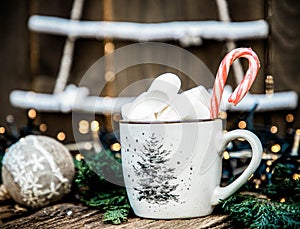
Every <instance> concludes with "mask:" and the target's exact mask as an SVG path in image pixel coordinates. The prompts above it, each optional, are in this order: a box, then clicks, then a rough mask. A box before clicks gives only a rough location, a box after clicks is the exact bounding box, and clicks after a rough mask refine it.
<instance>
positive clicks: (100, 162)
mask: <svg viewBox="0 0 300 229" xmlns="http://www.w3.org/2000/svg"><path fill="white" fill-rule="evenodd" d="M85 159H87V160H86V161H76V163H75V164H76V168H77V175H76V178H75V184H76V185H77V187H78V189H79V195H80V200H81V201H82V202H83V203H85V204H86V205H88V206H91V207H96V208H98V209H100V210H102V211H104V215H103V217H102V221H103V222H104V223H112V224H120V223H122V222H125V221H127V217H128V215H129V214H130V212H131V207H130V205H129V201H128V198H127V194H126V190H125V188H124V187H121V186H117V185H114V184H112V183H110V182H108V181H106V179H105V175H106V174H110V175H114V177H117V178H121V176H122V174H121V171H122V167H121V162H120V160H118V159H115V158H114V157H113V155H112V154H111V152H110V151H102V152H100V153H98V154H92V153H90V154H89V155H88V154H86V155H85ZM108 163H110V164H111V165H112V166H108Z"/></svg>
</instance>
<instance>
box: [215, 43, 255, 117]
mask: <svg viewBox="0 0 300 229" xmlns="http://www.w3.org/2000/svg"><path fill="white" fill-rule="evenodd" d="M240 57H244V58H247V59H248V62H249V67H248V70H247V72H246V74H245V76H244V78H243V80H242V81H241V82H240V84H239V85H238V87H237V88H236V89H235V90H234V92H233V93H232V94H231V95H230V97H229V99H228V102H230V103H233V104H234V105H237V104H238V103H239V102H240V101H241V100H242V99H243V97H244V96H245V95H246V93H247V92H248V91H249V89H250V87H251V85H252V83H253V81H254V80H255V78H256V75H257V73H258V70H259V67H260V63H259V59H258V57H257V55H256V54H255V52H253V51H252V49H251V48H238V49H234V50H232V51H231V52H229V53H228V54H227V55H226V56H225V57H224V59H223V60H222V62H221V64H220V66H219V69H218V72H217V76H216V80H215V83H214V87H213V91H212V96H211V98H210V118H212V119H214V118H217V117H218V113H219V107H220V102H221V98H222V94H223V90H224V86H225V83H226V80H227V77H228V72H229V68H230V65H231V64H232V63H233V62H234V61H235V60H236V59H237V58H240Z"/></svg>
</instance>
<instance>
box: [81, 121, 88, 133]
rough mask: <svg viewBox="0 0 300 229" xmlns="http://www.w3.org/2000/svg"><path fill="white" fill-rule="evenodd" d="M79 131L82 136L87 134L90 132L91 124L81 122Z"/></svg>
mask: <svg viewBox="0 0 300 229" xmlns="http://www.w3.org/2000/svg"><path fill="white" fill-rule="evenodd" d="M78 127H79V128H78V131H79V133H81V134H87V133H88V132H89V127H90V124H89V122H88V121H86V120H80V121H79V123H78Z"/></svg>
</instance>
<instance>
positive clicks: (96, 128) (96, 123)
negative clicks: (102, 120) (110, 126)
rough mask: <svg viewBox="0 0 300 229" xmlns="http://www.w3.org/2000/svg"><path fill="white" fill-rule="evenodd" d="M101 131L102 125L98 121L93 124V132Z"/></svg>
mask: <svg viewBox="0 0 300 229" xmlns="http://www.w3.org/2000/svg"><path fill="white" fill-rule="evenodd" d="M99 129H100V124H99V122H98V121H96V120H94V121H92V122H91V130H92V131H99Z"/></svg>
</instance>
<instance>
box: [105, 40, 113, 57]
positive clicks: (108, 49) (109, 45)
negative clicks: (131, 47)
mask: <svg viewBox="0 0 300 229" xmlns="http://www.w3.org/2000/svg"><path fill="white" fill-rule="evenodd" d="M114 50H115V45H114V44H113V43H112V42H111V41H108V42H106V43H105V45H104V52H105V54H109V53H112V52H113V51H114Z"/></svg>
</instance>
